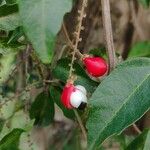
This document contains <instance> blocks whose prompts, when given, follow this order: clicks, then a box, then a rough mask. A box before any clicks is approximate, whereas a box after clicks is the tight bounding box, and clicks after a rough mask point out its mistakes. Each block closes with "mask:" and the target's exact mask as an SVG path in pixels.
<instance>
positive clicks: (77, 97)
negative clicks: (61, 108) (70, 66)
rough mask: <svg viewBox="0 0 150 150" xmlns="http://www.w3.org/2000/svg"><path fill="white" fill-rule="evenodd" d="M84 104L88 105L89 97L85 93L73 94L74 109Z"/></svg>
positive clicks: (71, 100) (71, 97)
mask: <svg viewBox="0 0 150 150" xmlns="http://www.w3.org/2000/svg"><path fill="white" fill-rule="evenodd" d="M82 102H84V103H87V97H86V95H85V94H83V92H81V91H80V90H76V91H75V92H73V93H72V94H71V96H70V104H71V105H72V106H73V107H74V108H78V107H79V106H80V104H81V103H82Z"/></svg>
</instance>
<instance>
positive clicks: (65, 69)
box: [53, 59, 98, 93]
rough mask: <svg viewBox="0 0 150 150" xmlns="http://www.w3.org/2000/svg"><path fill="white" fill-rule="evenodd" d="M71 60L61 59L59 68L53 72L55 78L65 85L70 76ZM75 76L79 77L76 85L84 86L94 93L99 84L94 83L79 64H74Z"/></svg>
mask: <svg viewBox="0 0 150 150" xmlns="http://www.w3.org/2000/svg"><path fill="white" fill-rule="evenodd" d="M69 64H70V60H69V59H61V60H59V61H58V64H57V66H56V67H55V69H54V70H53V75H54V77H56V78H58V79H60V80H61V81H63V82H64V83H66V80H67V79H68V75H69V68H70V67H69ZM74 69H75V74H76V75H77V80H76V81H75V84H76V85H77V84H79V85H83V86H84V87H85V88H86V89H87V90H88V92H91V93H92V92H93V91H94V90H95V89H96V87H97V85H98V83H96V82H95V81H92V80H91V79H90V78H89V77H88V76H87V74H86V72H85V70H84V69H83V68H82V67H81V66H80V65H79V64H77V63H75V64H74Z"/></svg>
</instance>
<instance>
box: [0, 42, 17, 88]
mask: <svg viewBox="0 0 150 150" xmlns="http://www.w3.org/2000/svg"><path fill="white" fill-rule="evenodd" d="M15 56H16V51H15V50H14V48H12V47H5V46H3V45H2V44H1V43H0V85H1V84H2V83H3V82H5V81H6V80H7V79H8V77H9V74H10V72H11V71H12V70H13V68H14V67H15Z"/></svg>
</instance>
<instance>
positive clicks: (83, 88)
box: [75, 85, 87, 95]
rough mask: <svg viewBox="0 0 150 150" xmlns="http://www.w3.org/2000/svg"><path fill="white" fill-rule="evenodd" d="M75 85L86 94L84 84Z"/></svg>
mask: <svg viewBox="0 0 150 150" xmlns="http://www.w3.org/2000/svg"><path fill="white" fill-rule="evenodd" d="M75 87H76V88H77V89H79V90H80V91H81V92H82V93H83V94H84V95H87V91H86V89H85V87H84V86H82V85H76V86H75Z"/></svg>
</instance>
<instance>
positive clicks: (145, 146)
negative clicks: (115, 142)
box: [125, 129, 150, 150]
mask: <svg viewBox="0 0 150 150" xmlns="http://www.w3.org/2000/svg"><path fill="white" fill-rule="evenodd" d="M149 148H150V130H149V129H145V130H144V131H143V132H142V133H141V134H140V135H139V136H138V137H137V138H135V139H134V140H133V141H132V142H131V143H130V144H129V145H128V146H127V147H126V148H125V150H133V149H136V150H149Z"/></svg>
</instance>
